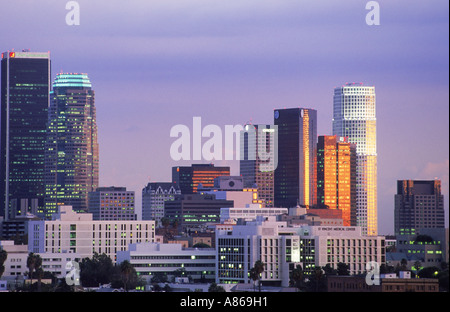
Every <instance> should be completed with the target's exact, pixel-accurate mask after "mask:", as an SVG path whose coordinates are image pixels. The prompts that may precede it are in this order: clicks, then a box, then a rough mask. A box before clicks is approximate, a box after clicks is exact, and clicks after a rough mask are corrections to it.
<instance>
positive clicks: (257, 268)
mask: <svg viewBox="0 0 450 312" xmlns="http://www.w3.org/2000/svg"><path fill="white" fill-rule="evenodd" d="M264 266H265V264H264V263H263V262H262V261H261V260H257V261H256V262H255V265H254V266H253V268H252V269H250V278H251V279H252V280H253V283H254V282H255V281H258V288H259V291H260V292H261V274H262V273H263V272H264Z"/></svg>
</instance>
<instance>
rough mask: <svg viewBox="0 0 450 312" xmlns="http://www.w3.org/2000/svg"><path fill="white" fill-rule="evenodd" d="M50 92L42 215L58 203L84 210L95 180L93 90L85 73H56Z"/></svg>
mask: <svg viewBox="0 0 450 312" xmlns="http://www.w3.org/2000/svg"><path fill="white" fill-rule="evenodd" d="M50 94H51V101H50V108H49V114H48V131H47V144H46V162H45V211H44V214H45V216H46V217H50V216H51V215H52V214H54V213H56V212H57V211H58V209H57V208H58V207H57V206H58V205H69V206H72V207H73V209H74V211H76V212H87V210H88V193H89V192H93V191H95V190H96V189H97V187H98V179H99V148H98V143H97V124H96V111H95V100H94V90H92V84H91V82H90V80H89V77H88V76H87V75H86V74H58V75H57V76H56V79H55V80H54V82H53V90H52V91H51V93H50Z"/></svg>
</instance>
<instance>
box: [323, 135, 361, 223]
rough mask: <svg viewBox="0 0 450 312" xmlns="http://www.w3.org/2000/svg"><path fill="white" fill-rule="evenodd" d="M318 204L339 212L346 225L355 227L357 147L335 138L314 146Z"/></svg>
mask: <svg viewBox="0 0 450 312" xmlns="http://www.w3.org/2000/svg"><path fill="white" fill-rule="evenodd" d="M317 205H318V206H321V207H325V206H326V207H327V208H328V209H339V210H341V211H342V220H343V224H344V225H345V226H356V145H355V144H352V143H349V142H348V138H345V137H338V136H336V135H325V136H319V141H318V143H317Z"/></svg>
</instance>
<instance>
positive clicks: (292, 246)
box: [216, 216, 300, 286]
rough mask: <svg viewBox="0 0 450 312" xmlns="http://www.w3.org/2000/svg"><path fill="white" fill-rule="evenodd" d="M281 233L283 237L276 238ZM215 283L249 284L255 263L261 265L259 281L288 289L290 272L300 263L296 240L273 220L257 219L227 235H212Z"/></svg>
mask: <svg viewBox="0 0 450 312" xmlns="http://www.w3.org/2000/svg"><path fill="white" fill-rule="evenodd" d="M281 232H283V233H284V234H286V235H280V233H281ZM216 250H217V260H216V267H217V271H216V282H217V283H225V284H234V283H244V284H249V283H251V282H253V281H252V279H251V278H250V276H249V272H250V270H251V268H252V267H254V265H255V262H256V261H258V260H260V261H262V262H263V263H264V272H263V273H262V276H261V281H262V282H263V284H266V285H275V286H288V284H289V273H290V268H292V265H290V264H294V263H298V262H300V236H299V235H298V234H297V233H296V232H295V229H290V228H287V226H286V222H277V221H276V220H275V217H267V218H266V217H262V216H259V217H257V219H256V220H254V221H249V222H247V223H246V224H245V225H235V226H233V229H232V230H231V231H226V230H217V231H216Z"/></svg>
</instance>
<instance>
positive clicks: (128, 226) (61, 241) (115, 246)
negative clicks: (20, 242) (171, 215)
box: [28, 206, 155, 262]
mask: <svg viewBox="0 0 450 312" xmlns="http://www.w3.org/2000/svg"><path fill="white" fill-rule="evenodd" d="M28 226H29V228H28V231H29V232H28V233H29V237H28V251H29V252H34V253H62V252H64V251H71V252H73V253H77V254H78V255H79V257H80V258H81V259H83V258H86V257H87V258H92V256H93V255H94V253H98V254H102V253H105V254H106V255H107V256H109V257H110V258H111V259H112V260H113V262H115V260H116V253H117V251H124V250H127V248H128V245H129V244H133V243H139V242H153V241H154V239H155V222H154V221H114V220H111V221H94V220H92V214H90V213H76V212H74V211H73V210H72V207H71V206H60V207H59V213H58V214H54V215H53V220H41V221H31V222H29V224H28Z"/></svg>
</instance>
